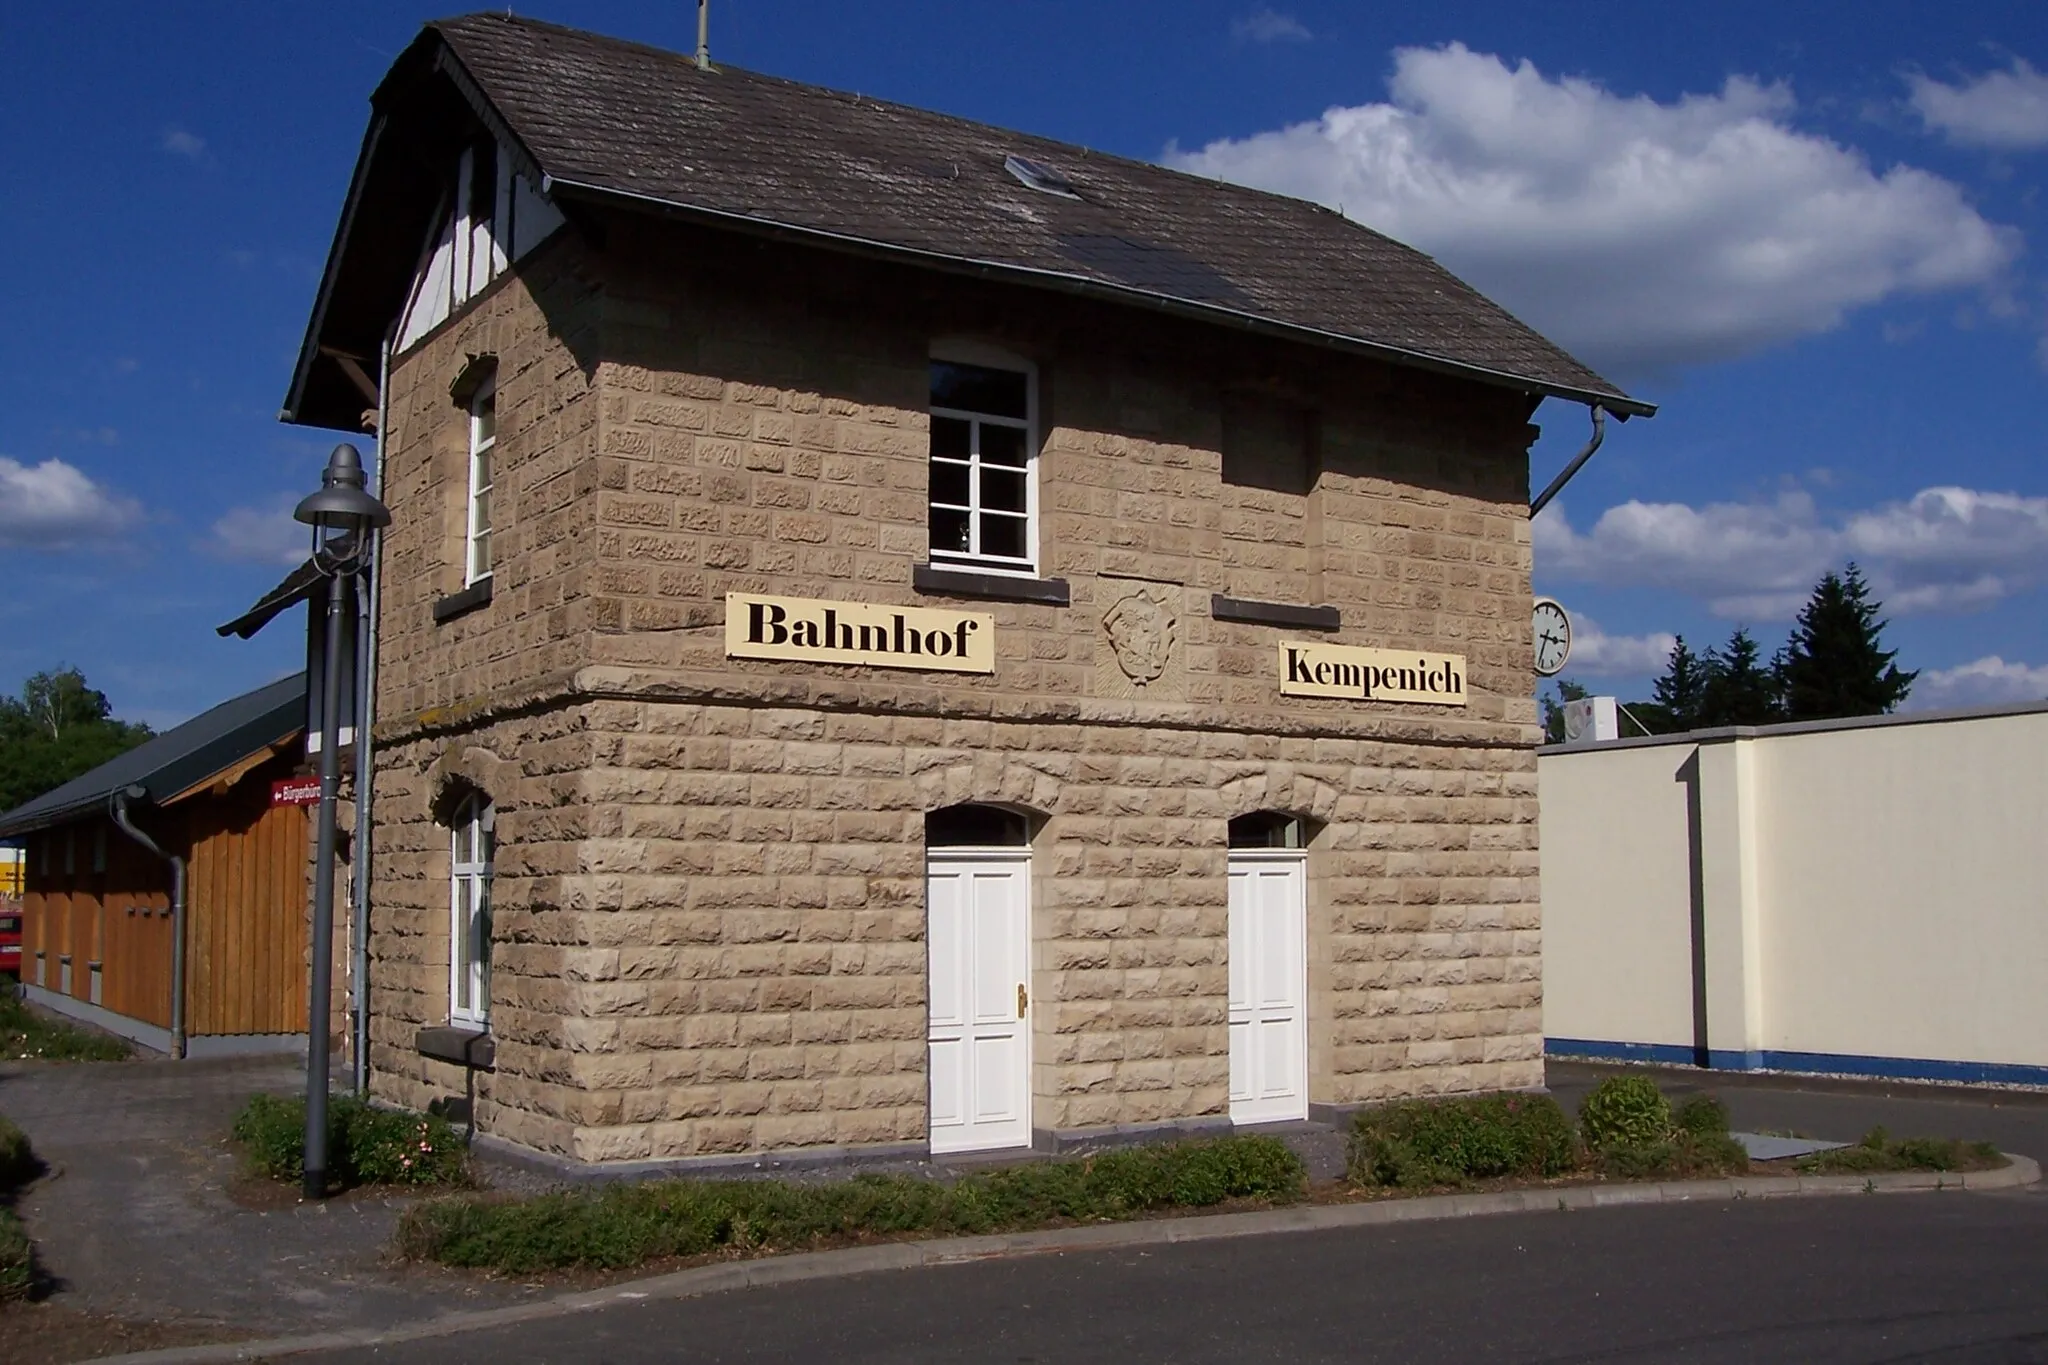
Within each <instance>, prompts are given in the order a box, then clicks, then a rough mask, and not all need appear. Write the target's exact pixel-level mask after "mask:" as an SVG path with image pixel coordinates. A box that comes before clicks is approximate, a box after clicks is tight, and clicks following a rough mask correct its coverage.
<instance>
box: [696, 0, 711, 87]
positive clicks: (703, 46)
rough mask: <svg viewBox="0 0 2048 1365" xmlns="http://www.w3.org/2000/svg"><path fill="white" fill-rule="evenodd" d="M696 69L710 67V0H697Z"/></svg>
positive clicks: (707, 68) (704, 69)
mask: <svg viewBox="0 0 2048 1365" xmlns="http://www.w3.org/2000/svg"><path fill="white" fill-rule="evenodd" d="M697 69H698V70H699V71H709V70H710V69H711V0H697Z"/></svg>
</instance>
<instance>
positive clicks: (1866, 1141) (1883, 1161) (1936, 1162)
mask: <svg viewBox="0 0 2048 1365" xmlns="http://www.w3.org/2000/svg"><path fill="white" fill-rule="evenodd" d="M1792 1164H1793V1167H1794V1169H1796V1170H1798V1171H1799V1172H1800V1173H1801V1174H1804V1175H1866V1174H1875V1173H1879V1172H1883V1171H1989V1170H1995V1169H1996V1168H1998V1167H2000V1166H2003V1165H2004V1164H2005V1157H2004V1156H2003V1155H2002V1154H2001V1153H2000V1152H1999V1150H1998V1148H1996V1147H1994V1146H1992V1145H1991V1144H1990V1143H1988V1142H1963V1141H1960V1140H1958V1139H1955V1138H1894V1137H1892V1136H1890V1135H1889V1134H1888V1133H1886V1132H1885V1130H1884V1129H1882V1128H1873V1129H1871V1130H1870V1131H1869V1132H1868V1133H1865V1134H1864V1135H1863V1141H1861V1142H1859V1143H1857V1144H1856V1145H1855V1146H1853V1147H1836V1148H1833V1149H1832V1150H1829V1151H1825V1152H1815V1153H1813V1154H1812V1155H1811V1156H1803V1157H1800V1158H1799V1159H1798V1160H1797V1161H1795V1162H1793V1163H1792Z"/></svg>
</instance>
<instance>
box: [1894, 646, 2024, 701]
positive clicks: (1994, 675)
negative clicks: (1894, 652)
mask: <svg viewBox="0 0 2048 1365" xmlns="http://www.w3.org/2000/svg"><path fill="white" fill-rule="evenodd" d="M2044 698H2048V664H2041V665H2038V666H2036V665H2028V664H2022V663H2007V662H2006V661H2005V660H2004V659H2002V658H2000V657H1999V656H1998V655H1996V654H1987V655H1985V656H1984V657H1983V658H1981V659H1973V660H1971V661H1970V662H1969V663H1966V664H1958V665H1956V666H1955V667H1954V668H1930V669H1928V670H1927V671H1926V672H1924V673H1922V674H1921V675H1920V677H1919V678H1918V679H1917V680H1916V681H1915V682H1914V684H1913V690H1912V692H1911V693H1910V694H1908V696H1907V700H1906V704H1907V706H1908V707H1910V708H1911V709H1913V710H1916V711H1925V710H1935V709H1942V708H1946V707H1951V706H1996V705H1998V704H1999V703H2001V702H2018V701H2041V700H2043V699H2044Z"/></svg>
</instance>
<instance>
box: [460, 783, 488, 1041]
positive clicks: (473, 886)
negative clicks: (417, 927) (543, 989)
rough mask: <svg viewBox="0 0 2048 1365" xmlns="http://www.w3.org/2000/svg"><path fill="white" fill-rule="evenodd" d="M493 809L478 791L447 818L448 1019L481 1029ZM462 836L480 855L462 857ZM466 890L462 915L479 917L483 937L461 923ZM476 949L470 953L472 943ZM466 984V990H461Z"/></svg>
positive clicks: (485, 1012) (485, 1022)
mask: <svg viewBox="0 0 2048 1365" xmlns="http://www.w3.org/2000/svg"><path fill="white" fill-rule="evenodd" d="M496 827H497V810H496V807H495V806H494V805H493V804H492V802H491V799H490V797H488V796H486V795H484V794H483V793H482V792H480V791H472V792H470V793H469V794H468V795H466V796H464V797H463V798H462V800H461V802H460V803H459V804H458V805H457V806H456V807H455V811H454V813H453V815H452V816H451V817H450V818H449V821H448V1020H449V1022H450V1023H453V1024H467V1025H469V1026H471V1027H473V1028H479V1029H481V1028H486V1027H488V1026H489V1024H490V1021H491V951H490V949H491V943H490V934H491V878H492V871H493V868H494V866H495V864H496V861H497V828H496ZM465 835H467V836H468V838H469V841H470V842H469V846H470V848H471V849H472V850H478V851H481V852H482V854H483V856H482V858H481V859H477V858H472V859H470V860H468V861H465V860H464V859H463V857H462V841H463V837H464V836H465ZM464 886H467V887H468V888H469V893H470V894H469V905H470V908H471V913H470V915H469V916H468V919H470V920H475V919H481V920H482V921H483V937H482V938H481V939H478V938H477V937H476V933H475V926H474V925H473V924H472V923H469V922H465V916H464V914H463V895H462V892H463V888H464ZM479 944H480V945H481V947H482V952H481V953H478V952H474V951H473V949H474V948H475V947H476V946H477V945H479ZM465 988H466V989H465Z"/></svg>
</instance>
